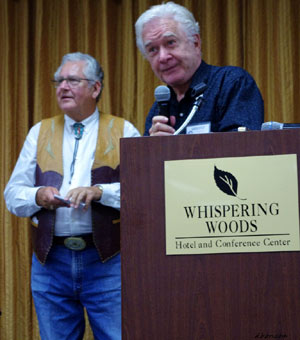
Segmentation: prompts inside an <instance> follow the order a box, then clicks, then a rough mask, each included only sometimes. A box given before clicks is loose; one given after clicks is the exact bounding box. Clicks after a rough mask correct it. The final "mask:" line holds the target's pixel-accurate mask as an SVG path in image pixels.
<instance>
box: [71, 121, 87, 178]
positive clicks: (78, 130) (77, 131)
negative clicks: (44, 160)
mask: <svg viewBox="0 0 300 340" xmlns="http://www.w3.org/2000/svg"><path fill="white" fill-rule="evenodd" d="M83 129H84V125H83V124H81V123H75V124H73V130H74V135H75V146H74V152H73V160H72V163H71V167H70V182H69V184H71V180H72V177H73V175H74V167H75V160H76V156H77V151H78V144H79V140H80V139H81V138H82V135H83Z"/></svg>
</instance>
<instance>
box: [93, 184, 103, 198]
mask: <svg viewBox="0 0 300 340" xmlns="http://www.w3.org/2000/svg"><path fill="white" fill-rule="evenodd" d="M95 187H97V188H98V189H99V190H100V192H101V196H100V198H99V201H100V200H101V197H102V194H103V186H102V185H101V184H95Z"/></svg>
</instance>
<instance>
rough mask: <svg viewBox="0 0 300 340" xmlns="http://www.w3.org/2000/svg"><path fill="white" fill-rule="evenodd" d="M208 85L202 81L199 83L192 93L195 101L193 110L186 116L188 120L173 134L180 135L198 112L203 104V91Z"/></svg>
mask: <svg viewBox="0 0 300 340" xmlns="http://www.w3.org/2000/svg"><path fill="white" fill-rule="evenodd" d="M206 88H207V85H206V84H205V83H200V84H197V85H196V86H195V87H194V88H193V90H192V93H191V96H192V97H193V98H195V102H194V105H193V108H192V110H191V112H190V113H189V115H188V116H187V117H186V120H185V121H184V122H183V124H182V125H181V126H180V127H179V128H178V129H177V130H176V131H175V132H174V133H173V135H178V134H179V133H180V132H181V131H182V130H183V129H185V128H186V126H187V125H188V123H189V122H190V121H191V120H192V118H193V117H194V115H195V113H196V112H197V110H198V109H199V107H200V106H201V104H202V100H203V93H204V91H205V90H206Z"/></svg>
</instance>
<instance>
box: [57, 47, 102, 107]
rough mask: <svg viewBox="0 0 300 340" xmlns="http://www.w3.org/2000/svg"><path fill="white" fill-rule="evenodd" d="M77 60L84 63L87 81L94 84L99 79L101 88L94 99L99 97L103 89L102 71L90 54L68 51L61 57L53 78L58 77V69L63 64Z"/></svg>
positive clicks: (59, 69)
mask: <svg viewBox="0 0 300 340" xmlns="http://www.w3.org/2000/svg"><path fill="white" fill-rule="evenodd" d="M77 61H84V62H85V65H84V67H83V74H84V76H85V77H86V78H87V79H90V81H89V83H91V84H92V85H94V84H95V82H96V81H99V82H100V84H101V90H100V93H99V95H98V96H97V98H96V101H97V102H98V100H99V99H100V96H101V93H102V90H103V78H104V72H103V69H102V67H101V66H100V64H99V63H98V61H97V60H96V59H95V58H93V57H92V56H90V55H89V54H84V53H81V52H74V53H68V54H65V55H64V56H63V58H62V61H61V64H60V66H59V67H58V69H57V70H56V72H55V73H54V79H58V78H59V74H60V71H61V69H62V67H63V66H64V64H66V63H67V62H77Z"/></svg>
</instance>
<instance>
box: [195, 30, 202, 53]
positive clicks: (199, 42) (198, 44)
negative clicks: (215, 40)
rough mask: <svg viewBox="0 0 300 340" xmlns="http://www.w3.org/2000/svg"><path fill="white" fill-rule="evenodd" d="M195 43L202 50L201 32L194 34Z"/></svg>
mask: <svg viewBox="0 0 300 340" xmlns="http://www.w3.org/2000/svg"><path fill="white" fill-rule="evenodd" d="M194 45H195V47H198V48H199V49H200V51H201V38H200V35H199V34H194Z"/></svg>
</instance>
